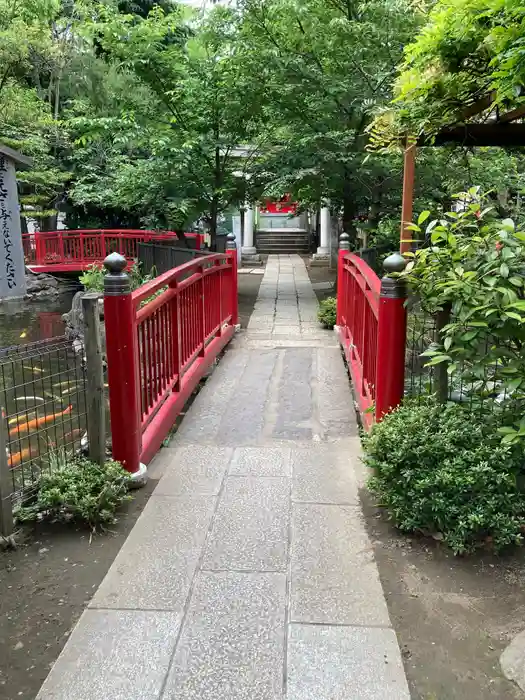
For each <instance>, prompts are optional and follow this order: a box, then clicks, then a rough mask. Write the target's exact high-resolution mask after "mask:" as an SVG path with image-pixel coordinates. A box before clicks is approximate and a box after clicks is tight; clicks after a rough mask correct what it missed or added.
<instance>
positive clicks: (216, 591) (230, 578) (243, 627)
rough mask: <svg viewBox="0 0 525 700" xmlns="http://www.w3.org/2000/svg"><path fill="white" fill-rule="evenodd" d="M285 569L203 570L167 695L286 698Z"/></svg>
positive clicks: (188, 699)
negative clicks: (254, 571) (281, 571)
mask: <svg viewBox="0 0 525 700" xmlns="http://www.w3.org/2000/svg"><path fill="white" fill-rule="evenodd" d="M285 603H286V576H285V575H284V574H277V573H266V574H238V573H202V574H200V575H199V577H198V579H197V581H196V585H195V590H194V593H193V596H192V599H191V603H190V607H189V610H188V614H187V617H186V624H185V626H184V631H183V633H182V636H181V639H180V642H179V644H178V647H177V652H176V654H175V658H174V660H173V666H172V668H171V671H170V675H169V678H168V682H167V684H166V689H165V691H164V693H163V695H162V700H219V699H222V698H224V700H226V699H227V700H280V699H281V698H282V691H283V663H282V661H283V657H284V641H285V634H284V633H285V630H284V612H285Z"/></svg>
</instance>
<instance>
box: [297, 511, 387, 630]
mask: <svg viewBox="0 0 525 700" xmlns="http://www.w3.org/2000/svg"><path fill="white" fill-rule="evenodd" d="M290 569H291V588H290V607H291V610H290V618H291V620H292V621H294V622H314V623H318V624H340V625H384V626H387V627H388V626H389V625H390V620H389V617H388V611H387V607H386V603H385V600H384V597H383V591H382V588H381V583H380V581H379V574H378V572H377V567H376V564H375V561H374V557H373V550H372V545H371V543H370V540H369V539H368V536H367V534H366V531H365V527H364V522H363V519H362V517H361V513H360V509H359V508H356V507H352V506H334V505H326V504H322V505H318V504H307V503H294V505H293V509H292V549H291V565H290Z"/></svg>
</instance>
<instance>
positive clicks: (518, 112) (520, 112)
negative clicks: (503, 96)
mask: <svg viewBox="0 0 525 700" xmlns="http://www.w3.org/2000/svg"><path fill="white" fill-rule="evenodd" d="M522 117H525V105H522V106H521V107H516V109H512V110H511V111H510V112H505V114H502V115H501V117H498V119H496V120H494V121H493V122H488V123H489V124H507V123H508V122H513V121H515V120H516V119H521V118H522Z"/></svg>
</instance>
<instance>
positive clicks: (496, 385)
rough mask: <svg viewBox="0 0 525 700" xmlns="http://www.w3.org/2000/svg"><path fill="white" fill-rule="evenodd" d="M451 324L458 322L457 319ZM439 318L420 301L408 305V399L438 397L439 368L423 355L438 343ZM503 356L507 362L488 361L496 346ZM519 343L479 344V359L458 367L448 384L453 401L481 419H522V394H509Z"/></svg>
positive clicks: (486, 341)
mask: <svg viewBox="0 0 525 700" xmlns="http://www.w3.org/2000/svg"><path fill="white" fill-rule="evenodd" d="M451 320H454V319H453V317H452V319H451ZM436 340H437V337H436V318H435V316H434V315H432V314H429V313H427V312H425V311H424V310H423V309H422V308H421V304H420V303H419V302H418V301H417V300H416V299H409V301H408V316H407V346H406V355H405V396H407V397H413V398H416V399H421V398H422V397H427V396H431V395H434V394H436V393H437V391H438V387H437V382H438V378H437V373H438V370H437V369H436V366H428V363H429V360H430V358H429V357H423V356H422V354H423V353H424V352H425V351H426V350H428V349H429V348H430V347H431V345H432V344H433V343H434V342H436ZM496 343H499V348H500V349H503V352H500V353H498V354H499V355H501V356H502V358H503V359H501V360H499V361H495V362H493V363H486V362H485V361H484V360H485V358H486V356H487V355H488V354H489V353H490V351H491V349H493V348H494V347H495V344H496ZM519 352H520V347H519V341H518V339H513V338H509V339H507V340H506V341H505V343H504V344H503V345H501V340H497V339H495V338H493V337H490V336H486V337H484V338H482V339H481V340H480V341H479V347H478V350H477V353H476V355H475V356H473V357H470V358H469V359H468V360H464V361H461V362H457V363H456V367H455V369H454V372H453V373H452V374H451V375H450V376H448V378H447V380H446V392H447V398H448V400H449V401H452V402H454V403H460V404H461V405H463V406H464V407H465V408H466V409H467V410H469V411H471V412H475V413H477V414H478V415H479V416H480V418H481V417H483V416H490V415H494V414H499V416H500V418H506V417H507V416H508V417H509V418H513V419H515V418H516V417H518V418H521V416H522V415H523V412H524V410H525V400H524V399H523V398H522V395H523V394H522V393H520V394H517V393H513V392H512V391H509V389H508V386H509V375H508V371H507V365H508V362H507V361H506V360H505V359H504V358H505V357H507V358H509V359H512V356H513V354H516V353H519Z"/></svg>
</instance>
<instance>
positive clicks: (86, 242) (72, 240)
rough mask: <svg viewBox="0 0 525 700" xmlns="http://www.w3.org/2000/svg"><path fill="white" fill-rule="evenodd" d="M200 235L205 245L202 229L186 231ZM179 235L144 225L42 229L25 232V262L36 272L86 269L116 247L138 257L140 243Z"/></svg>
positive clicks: (193, 236)
mask: <svg viewBox="0 0 525 700" xmlns="http://www.w3.org/2000/svg"><path fill="white" fill-rule="evenodd" d="M185 235H186V236H188V237H190V238H197V241H198V242H197V247H198V248H199V249H200V248H202V247H203V242H204V236H203V234H201V233H187V234H185ZM166 238H177V234H176V233H175V232H174V231H147V230H141V229H79V230H67V229H66V230H62V231H41V232H37V233H24V234H22V245H23V249H24V257H25V262H26V265H30V266H31V267H32V268H33V269H34V270H35V271H37V272H45V271H50V272H52V271H53V270H54V271H56V272H66V271H68V270H84V269H86V268H87V267H89V266H90V265H93V264H96V263H102V261H103V260H104V258H105V257H106V255H108V254H109V253H112V252H114V251H116V252H118V253H121V254H122V255H124V256H125V257H127V258H136V257H137V250H138V248H137V244H138V243H148V242H151V241H159V240H166Z"/></svg>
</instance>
